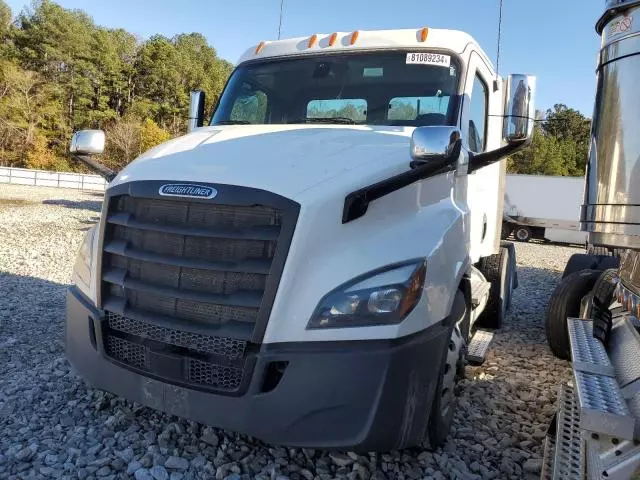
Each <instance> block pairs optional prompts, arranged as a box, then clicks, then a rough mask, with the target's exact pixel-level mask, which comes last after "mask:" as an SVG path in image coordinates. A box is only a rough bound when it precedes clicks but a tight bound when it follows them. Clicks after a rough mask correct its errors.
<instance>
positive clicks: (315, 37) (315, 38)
mask: <svg viewBox="0 0 640 480" xmlns="http://www.w3.org/2000/svg"><path fill="white" fill-rule="evenodd" d="M317 41H318V35H316V34H315V33H314V34H313V35H311V36H310V37H309V43H307V48H311V47H313V46H314V45H315V44H316V42H317Z"/></svg>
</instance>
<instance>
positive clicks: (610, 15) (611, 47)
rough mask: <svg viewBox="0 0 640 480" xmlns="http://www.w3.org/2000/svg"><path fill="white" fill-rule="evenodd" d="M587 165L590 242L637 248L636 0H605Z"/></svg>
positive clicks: (639, 41)
mask: <svg viewBox="0 0 640 480" xmlns="http://www.w3.org/2000/svg"><path fill="white" fill-rule="evenodd" d="M596 30H597V32H598V33H599V34H600V35H601V37H602V48H601V51H600V55H599V59H598V70H597V78H598V87H597V94H596V102H595V108H594V113H593V126H592V129H591V147H590V151H589V161H588V163H587V171H586V188H585V201H584V205H583V207H582V212H581V222H582V229H583V230H586V231H587V232H589V243H591V244H594V245H605V246H609V247H616V248H629V249H638V250H640V109H639V108H638V105H640V88H638V86H637V78H638V76H640V0H608V1H607V2H606V6H605V12H604V14H603V15H602V17H601V18H600V20H599V21H598V23H597V25H596Z"/></svg>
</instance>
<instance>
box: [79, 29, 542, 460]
mask: <svg viewBox="0 0 640 480" xmlns="http://www.w3.org/2000/svg"><path fill="white" fill-rule="evenodd" d="M534 83H535V79H534V78H533V77H530V76H527V75H513V76H510V77H508V78H507V79H506V80H504V81H503V79H501V78H499V77H498V76H497V74H496V72H495V71H494V69H493V67H492V65H491V62H490V61H489V59H488V57H487V55H486V54H485V53H484V52H483V51H482V49H481V48H480V46H479V45H478V44H477V43H476V42H475V41H474V40H473V39H472V38H471V37H470V36H469V35H467V34H466V33H462V32H457V31H449V30H430V29H427V28H423V29H416V30H389V31H356V32H350V33H334V34H331V35H312V36H310V37H306V38H295V39H291V40H282V41H273V42H262V43H260V44H259V45H257V46H253V47H252V48H250V49H249V50H248V51H247V52H246V53H245V54H244V55H243V56H242V58H241V59H240V62H239V64H238V66H237V67H236V68H235V70H234V72H233V73H232V75H231V77H230V78H229V81H228V83H227V85H226V87H225V89H224V91H223V93H222V95H221V97H220V99H219V101H218V102H217V105H216V108H215V112H214V113H213V115H212V117H211V120H210V122H209V124H208V125H207V126H202V125H203V123H204V121H203V116H204V108H203V98H202V95H201V94H199V93H196V94H194V95H193V96H192V106H191V112H192V114H191V117H192V118H191V119H190V126H191V131H190V133H189V134H187V135H185V136H183V137H181V138H177V139H175V140H171V141H169V142H167V143H165V144H163V145H160V146H158V147H156V148H154V149H152V150H150V151H148V152H146V153H145V154H143V155H141V156H140V157H139V158H138V159H136V160H135V161H134V162H133V163H131V164H130V165H129V166H127V167H126V168H125V169H124V170H122V171H121V172H119V173H117V175H116V174H115V173H113V172H110V171H108V170H107V169H105V168H104V167H102V166H101V165H100V164H99V162H97V160H95V159H94V158H91V157H89V155H91V154H96V153H100V152H101V151H102V149H103V148H104V134H103V133H102V132H100V131H83V132H78V133H76V134H75V135H74V138H73V140H72V145H71V151H72V153H73V154H74V155H75V156H76V157H77V158H79V159H81V160H84V161H86V162H88V163H89V164H91V165H93V167H94V168H96V169H99V170H100V171H101V172H102V173H103V175H105V176H106V177H107V178H109V179H110V180H111V182H110V184H109V186H108V189H107V191H106V194H105V199H104V204H103V207H102V214H101V217H100V221H99V223H98V225H97V227H96V228H94V229H92V230H91V231H90V232H88V234H87V236H86V238H85V240H84V243H83V245H82V248H81V249H80V252H79V254H78V257H77V262H76V265H75V268H74V273H73V283H74V285H73V286H72V287H71V288H70V289H69V292H68V296H67V355H68V358H69V360H70V361H71V363H72V364H73V365H74V366H75V368H76V369H77V370H78V371H79V372H80V374H81V375H83V376H84V377H85V378H86V379H88V380H89V381H90V382H91V383H92V384H93V385H95V386H96V387H98V388H101V389H104V390H108V391H111V392H114V393H116V394H118V395H122V396H123V397H126V398H128V399H131V400H134V401H137V402H139V403H141V404H144V405H148V406H150V407H153V408H157V409H159V410H163V411H166V412H170V413H172V414H175V415H179V416H183V417H186V418H190V419H193V420H196V421H199V422H203V423H206V424H209V425H214V426H217V427H221V428H226V429H230V430H234V431H239V432H244V433H247V434H250V435H253V436H255V437H258V438H260V439H262V440H264V441H267V442H270V443H276V444H286V445H295V446H303V447H304V446H308V447H320V448H354V449H358V450H389V449H393V448H400V447H405V446H409V445H416V444H420V443H421V442H423V441H427V442H428V443H429V444H430V445H432V446H435V445H438V444H441V443H442V442H443V441H444V439H445V437H446V436H447V433H448V430H449V426H450V423H451V419H452V415H453V410H454V405H455V398H454V386H455V382H456V380H457V375H459V374H460V373H461V371H462V370H463V368H464V355H465V350H466V349H467V348H468V349H470V350H472V351H471V352H470V353H474V352H475V355H476V357H478V356H479V357H482V350H483V348H486V339H487V338H488V337H487V333H486V331H484V330H481V329H478V326H480V325H483V326H484V327H485V328H489V329H493V328H497V327H499V326H500V325H501V323H502V322H503V320H504V317H505V314H506V310H507V307H508V305H509V302H510V299H511V292H512V290H513V288H514V287H515V285H516V276H515V275H516V272H515V255H514V249H513V246H512V245H510V244H507V243H501V239H500V230H501V225H502V208H503V206H502V201H503V185H504V178H505V162H503V161H501V160H502V159H504V158H505V157H506V156H507V155H509V154H510V153H512V152H514V151H516V150H518V149H520V148H521V147H523V146H525V145H526V144H527V143H528V142H529V140H530V136H531V133H532V127H533V118H534V103H533V96H534ZM476 330H478V331H480V332H481V334H482V335H480V337H478V335H476V336H475V337H473V335H474V333H475V332H476ZM472 337H473V338H474V339H476V338H480V340H478V341H477V342H476V344H474V343H473V342H471V340H472Z"/></svg>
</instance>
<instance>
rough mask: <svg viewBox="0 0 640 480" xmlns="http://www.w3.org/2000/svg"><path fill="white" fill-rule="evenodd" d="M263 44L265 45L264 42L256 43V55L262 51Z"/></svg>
mask: <svg viewBox="0 0 640 480" xmlns="http://www.w3.org/2000/svg"><path fill="white" fill-rule="evenodd" d="M264 46H265V42H260V43H259V44H258V46H257V47H256V53H255V54H256V55H257V54H259V53H260V52H261V51H262V49H263V48H264Z"/></svg>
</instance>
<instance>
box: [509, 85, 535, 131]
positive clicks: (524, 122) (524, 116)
mask: <svg viewBox="0 0 640 480" xmlns="http://www.w3.org/2000/svg"><path fill="white" fill-rule="evenodd" d="M535 91H536V77H533V76H531V75H509V76H508V77H507V82H506V85H505V99H504V126H503V133H502V136H503V138H504V140H505V141H506V142H507V143H511V142H517V141H521V140H529V139H531V137H532V135H533V126H534V124H535V116H536V115H535V102H534V98H535Z"/></svg>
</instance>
